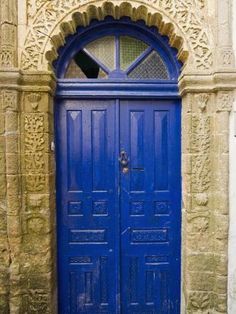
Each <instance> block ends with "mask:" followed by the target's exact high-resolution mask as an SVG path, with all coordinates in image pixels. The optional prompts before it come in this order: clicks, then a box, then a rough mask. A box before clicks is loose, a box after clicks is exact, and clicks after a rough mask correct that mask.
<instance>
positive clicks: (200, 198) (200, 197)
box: [194, 193, 208, 206]
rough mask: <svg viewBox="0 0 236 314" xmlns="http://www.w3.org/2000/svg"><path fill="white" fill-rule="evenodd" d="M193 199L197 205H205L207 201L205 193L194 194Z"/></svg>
mask: <svg viewBox="0 0 236 314" xmlns="http://www.w3.org/2000/svg"><path fill="white" fill-rule="evenodd" d="M194 198H195V201H196V203H197V205H199V206H206V205H207V203H208V195H207V193H197V194H195V195H194Z"/></svg>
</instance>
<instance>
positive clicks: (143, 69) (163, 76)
mask: <svg viewBox="0 0 236 314" xmlns="http://www.w3.org/2000/svg"><path fill="white" fill-rule="evenodd" d="M128 77H129V78H132V79H159V80H167V79H168V78H169V74H168V70H167V68H166V66H165V64H164V62H163V60H162V59H161V57H160V56H159V54H158V53H157V52H156V51H153V52H151V53H150V54H149V55H148V56H147V57H146V58H145V59H144V60H143V61H142V62H141V63H140V64H139V65H137V66H136V67H135V68H134V69H133V70H132V71H131V72H130V73H129V74H128Z"/></svg>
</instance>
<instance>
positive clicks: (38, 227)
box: [27, 217, 45, 234]
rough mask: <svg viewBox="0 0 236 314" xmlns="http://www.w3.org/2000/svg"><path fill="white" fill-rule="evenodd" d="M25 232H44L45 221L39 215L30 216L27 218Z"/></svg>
mask: <svg viewBox="0 0 236 314" xmlns="http://www.w3.org/2000/svg"><path fill="white" fill-rule="evenodd" d="M27 232H28V233H31V234H32V233H37V234H42V233H44V232H45V221H44V219H43V218H41V217H30V218H28V220H27Z"/></svg>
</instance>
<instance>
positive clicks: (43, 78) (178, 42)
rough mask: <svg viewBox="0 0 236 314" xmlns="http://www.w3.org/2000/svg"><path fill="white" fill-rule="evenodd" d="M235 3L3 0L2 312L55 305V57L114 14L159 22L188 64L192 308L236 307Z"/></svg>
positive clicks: (186, 192) (188, 285) (186, 235)
mask: <svg viewBox="0 0 236 314" xmlns="http://www.w3.org/2000/svg"><path fill="white" fill-rule="evenodd" d="M17 5H18V9H17ZM230 7H231V1H230V0H228V1H227V0H225V1H222V0H217V1H213V0H208V1H207V0H205V1H204V0H175V1H174V0H172V1H169V0H155V1H154V0H153V1H150V0H142V1H133V0H132V1H123V0H114V1H101V0H98V1H87V0H81V1H78V0H60V1H59V0H50V1H49V0H38V1H35V0H28V1H26V0H19V1H18V3H17V1H16V0H3V1H1V3H0V14H1V19H0V23H1V24H0V32H1V37H0V38H1V45H0V117H1V118H0V122H1V123H0V252H1V253H0V313H14V314H16V313H22V314H23V313H24V314H26V313H29V314H33V313H50V314H51V313H56V307H57V305H56V303H57V302H56V298H57V297H56V287H57V280H56V258H55V257H56V241H55V233H56V222H55V216H56V215H55V210H56V205H55V166H54V152H53V151H52V150H51V142H52V141H53V136H54V135H53V134H54V122H53V93H54V90H55V86H56V79H55V76H54V73H53V71H52V61H53V60H55V59H56V57H57V49H58V48H59V47H60V46H62V45H63V44H64V41H65V37H66V36H67V35H69V34H73V33H74V32H75V31H76V27H77V26H78V25H88V24H89V22H90V21H91V20H92V19H93V18H96V19H98V20H101V19H103V18H104V17H105V16H107V15H111V16H113V17H114V18H117V19H119V18H120V17H121V16H124V15H125V16H129V17H130V18H131V19H132V20H134V21H136V20H139V19H142V20H144V21H145V23H146V24H147V25H148V26H150V25H154V26H157V27H158V29H159V31H160V32H161V34H165V35H167V36H168V37H169V42H170V45H171V46H173V47H176V48H177V49H178V58H179V59H180V60H181V61H182V62H183V63H184V68H183V72H182V74H181V77H180V79H179V88H180V93H181V95H182V191H183V196H182V198H183V208H182V213H183V214H182V217H183V219H182V221H183V223H182V312H183V313H188V314H193V313H203V314H204V313H206V314H207V313H214V314H217V313H227V273H228V271H227V256H228V255H227V243H228V200H229V196H228V169H229V165H228V149H229V144H228V130H229V112H230V111H231V106H232V103H233V91H234V90H235V89H236V72H235V67H234V55H233V51H232V39H231V19H232V18H231V15H230V12H231V10H230Z"/></svg>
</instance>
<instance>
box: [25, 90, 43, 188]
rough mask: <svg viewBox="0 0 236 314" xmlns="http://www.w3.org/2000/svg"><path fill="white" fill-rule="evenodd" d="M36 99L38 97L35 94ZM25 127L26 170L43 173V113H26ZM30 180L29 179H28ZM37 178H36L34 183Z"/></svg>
mask: <svg viewBox="0 0 236 314" xmlns="http://www.w3.org/2000/svg"><path fill="white" fill-rule="evenodd" d="M34 99H35V100H38V97H36V96H34ZM24 122H25V124H24V129H25V138H24V140H25V170H26V172H27V173H42V172H43V170H44V166H45V161H44V154H43V150H44V145H45V139H44V133H43V132H44V116H43V115H42V114H38V113H37V114H26V115H25V117H24ZM28 180H29V179H28ZM35 184H36V180H34V185H35Z"/></svg>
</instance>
